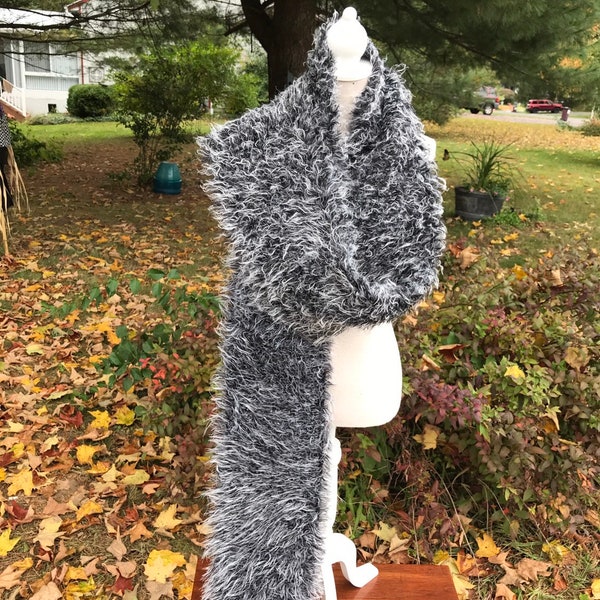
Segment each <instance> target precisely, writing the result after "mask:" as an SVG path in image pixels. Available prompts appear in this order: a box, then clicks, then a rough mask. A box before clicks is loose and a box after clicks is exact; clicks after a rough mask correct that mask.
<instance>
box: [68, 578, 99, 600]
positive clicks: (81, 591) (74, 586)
mask: <svg viewBox="0 0 600 600" xmlns="http://www.w3.org/2000/svg"><path fill="white" fill-rule="evenodd" d="M95 589H96V584H95V582H94V578H93V577H90V578H89V579H88V580H87V581H71V583H69V584H68V585H67V587H66V589H65V600H80V599H81V598H89V597H90V596H89V594H90V593H91V592H93V591H94V590H95Z"/></svg>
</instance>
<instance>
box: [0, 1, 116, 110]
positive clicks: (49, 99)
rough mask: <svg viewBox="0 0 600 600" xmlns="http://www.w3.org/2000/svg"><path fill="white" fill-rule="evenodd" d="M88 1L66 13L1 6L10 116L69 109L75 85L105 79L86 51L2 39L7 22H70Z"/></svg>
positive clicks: (15, 25)
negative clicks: (71, 50)
mask: <svg viewBox="0 0 600 600" xmlns="http://www.w3.org/2000/svg"><path fill="white" fill-rule="evenodd" d="M88 1H89V0H77V1H76V2H72V3H71V4H68V5H67V6H65V11H64V12H55V11H46V10H36V11H26V10H19V9H9V8H0V24H2V25H3V27H2V28H1V29H0V102H1V103H2V106H3V107H4V110H5V111H6V112H7V113H8V114H9V115H10V116H13V117H15V118H17V119H22V118H25V116H31V115H38V114H46V113H49V112H66V110H67V108H66V107H67V97H68V91H69V88H70V87H71V86H73V85H75V84H77V83H98V82H100V81H101V80H102V79H103V78H104V72H103V70H102V69H98V68H97V67H96V65H95V64H94V63H93V62H92V61H91V60H90V59H89V58H88V57H84V56H83V54H82V53H76V54H63V53H62V52H60V51H59V49H58V48H57V47H56V46H54V45H53V44H52V43H49V42H47V41H29V40H28V41H23V40H12V39H7V38H4V39H2V31H3V30H6V26H7V25H8V26H10V28H11V29H12V30H14V31H19V29H20V28H21V29H24V28H25V27H26V28H27V30H28V31H31V30H32V29H33V30H35V28H36V27H40V29H42V28H45V27H49V26H53V25H60V24H64V23H67V22H68V21H69V20H70V19H73V14H74V13H76V12H78V11H80V10H81V9H82V6H83V5H85V4H86V3H87V2H88Z"/></svg>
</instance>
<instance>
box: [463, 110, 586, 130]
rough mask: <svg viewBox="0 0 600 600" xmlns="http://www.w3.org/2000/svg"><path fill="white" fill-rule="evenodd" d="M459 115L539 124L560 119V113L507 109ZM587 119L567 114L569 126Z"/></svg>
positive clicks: (467, 117)
mask: <svg viewBox="0 0 600 600" xmlns="http://www.w3.org/2000/svg"><path fill="white" fill-rule="evenodd" d="M461 117H463V118H465V119H483V120H488V121H489V120H492V121H510V122H513V123H537V124H539V125H556V122H557V121H558V120H559V119H560V113H555V114H547V113H535V114H531V113H528V112H516V113H514V112H511V111H509V110H495V111H494V114H493V115H490V116H486V115H484V114H482V113H478V114H476V115H472V114H471V113H470V112H464V113H463V114H462V115H461ZM587 120H588V119H585V118H582V117H579V116H578V117H572V116H570V115H569V119H568V121H567V123H568V124H569V125H571V127H581V125H583V124H584V123H585V122H586V121H587Z"/></svg>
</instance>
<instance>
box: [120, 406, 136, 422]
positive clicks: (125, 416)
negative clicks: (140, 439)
mask: <svg viewBox="0 0 600 600" xmlns="http://www.w3.org/2000/svg"><path fill="white" fill-rule="evenodd" d="M115 419H116V422H117V425H125V426H129V425H132V424H133V422H134V421H135V413H134V412H133V411H132V410H131V409H130V408H128V407H127V406H122V407H121V408H119V409H117V412H116V413H115Z"/></svg>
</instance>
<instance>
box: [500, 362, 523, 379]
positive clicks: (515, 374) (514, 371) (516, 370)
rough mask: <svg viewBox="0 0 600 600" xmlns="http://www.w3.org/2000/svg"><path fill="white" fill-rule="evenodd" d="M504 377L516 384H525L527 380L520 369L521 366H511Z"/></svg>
mask: <svg viewBox="0 0 600 600" xmlns="http://www.w3.org/2000/svg"><path fill="white" fill-rule="evenodd" d="M504 377H510V378H511V379H512V380H513V381H514V382H515V383H523V381H524V380H525V373H524V372H523V370H522V369H521V368H520V367H519V365H514V364H513V365H510V367H507V368H506V371H504Z"/></svg>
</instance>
